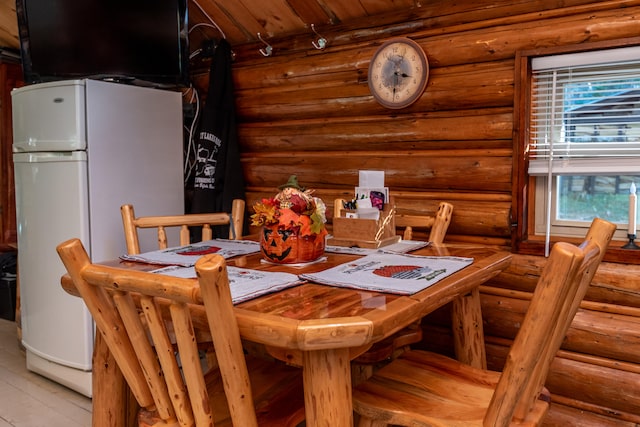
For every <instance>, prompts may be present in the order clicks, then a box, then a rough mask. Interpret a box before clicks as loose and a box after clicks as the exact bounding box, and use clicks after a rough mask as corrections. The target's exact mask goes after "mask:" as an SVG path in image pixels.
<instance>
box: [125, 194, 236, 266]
mask: <svg viewBox="0 0 640 427" xmlns="http://www.w3.org/2000/svg"><path fill="white" fill-rule="evenodd" d="M244 210H245V201H244V200H242V199H235V200H234V201H233V204H232V209H231V214H229V213H226V212H217V213H203V214H185V215H168V216H142V217H136V216H135V212H134V209H133V206H132V205H129V204H127V205H122V206H121V207H120V213H121V214H122V225H123V227H124V237H125V241H126V244H127V253H128V254H130V255H134V254H139V253H140V241H139V237H138V229H140V228H156V229H157V231H158V249H166V248H167V247H168V241H167V233H166V229H167V228H170V227H180V242H179V245H180V246H184V245H188V244H189V243H192V242H190V241H189V240H190V237H191V236H190V235H191V232H190V227H202V240H203V241H204V240H211V238H212V236H213V232H212V228H211V227H212V226H216V225H229V239H231V240H236V239H239V238H241V237H242V231H243V225H244ZM176 243H177V242H176ZM175 246H178V245H177V244H176V245H175Z"/></svg>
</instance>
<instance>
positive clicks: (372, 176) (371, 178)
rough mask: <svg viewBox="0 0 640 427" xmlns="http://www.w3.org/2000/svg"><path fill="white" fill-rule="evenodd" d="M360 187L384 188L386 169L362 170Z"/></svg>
mask: <svg viewBox="0 0 640 427" xmlns="http://www.w3.org/2000/svg"><path fill="white" fill-rule="evenodd" d="M358 177H359V184H358V186H359V187H365V188H383V187H384V171H360V172H359V175H358Z"/></svg>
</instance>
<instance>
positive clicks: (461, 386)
mask: <svg viewBox="0 0 640 427" xmlns="http://www.w3.org/2000/svg"><path fill="white" fill-rule="evenodd" d="M452 377H455V381H456V382H455V388H451V387H452V386H454V385H453V384H452V382H453V381H452ZM398 378H401V380H398ZM408 378H411V379H412V381H406V379H408ZM499 380H500V373H499V372H494V371H487V370H483V369H478V368H474V367H472V366H469V365H466V364H463V363H462V362H459V361H457V360H455V359H451V358H449V357H446V356H443V355H440V354H437V353H432V352H428V351H408V352H405V353H403V354H402V355H400V356H399V357H398V358H397V359H396V360H395V361H394V362H393V363H391V364H390V365H388V366H386V367H384V368H382V369H380V370H379V371H377V372H376V374H375V375H374V376H373V377H372V378H371V379H370V380H368V381H366V382H365V383H363V384H362V385H361V386H359V388H358V395H357V396H358V398H357V400H356V401H355V402H354V407H355V410H356V411H357V412H358V413H359V414H360V415H361V416H362V415H364V416H366V417H371V418H372V419H379V418H381V416H380V414H381V413H385V414H387V413H389V414H393V415H392V416H391V418H390V419H384V421H382V422H380V423H379V424H376V423H373V424H371V425H372V426H377V425H380V426H386V425H387V422H388V423H390V424H398V425H403V426H433V425H437V426H454V425H460V426H482V425H483V420H484V416H485V413H486V408H487V407H488V406H489V403H490V402H491V397H492V395H493V390H495V388H496V386H497V384H498V381H499ZM389 396H392V397H391V398H389ZM427 396H428V397H427ZM548 400H549V396H548V393H545V394H544V395H543V396H542V397H541V398H540V399H538V400H536V401H535V403H534V408H532V410H531V412H530V416H529V419H527V420H523V421H517V422H514V423H512V424H511V425H513V426H518V425H523V426H524V425H535V423H532V424H529V423H530V422H532V420H533V419H538V418H542V417H543V416H544V415H545V414H546V412H547V409H548ZM360 426H367V424H366V422H364V423H361V424H360Z"/></svg>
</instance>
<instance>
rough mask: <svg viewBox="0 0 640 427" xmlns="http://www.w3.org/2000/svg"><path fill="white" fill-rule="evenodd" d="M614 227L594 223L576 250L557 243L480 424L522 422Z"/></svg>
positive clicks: (597, 220) (608, 223)
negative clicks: (513, 420)
mask: <svg viewBox="0 0 640 427" xmlns="http://www.w3.org/2000/svg"><path fill="white" fill-rule="evenodd" d="M614 231H615V225H614V224H612V223H610V222H608V221H604V220H601V219H595V220H594V221H593V223H592V225H591V228H590V230H589V232H588V234H587V237H586V239H585V241H584V242H583V243H582V244H581V245H580V246H575V245H572V244H570V243H566V242H559V243H556V244H555V245H554V246H553V248H552V250H551V254H550V255H549V258H548V260H547V262H546V264H545V266H544V269H543V271H542V273H541V275H540V278H539V280H538V283H537V285H536V289H535V291H534V293H533V297H532V299H531V303H530V305H529V308H528V310H527V313H526V315H525V318H524V320H523V322H522V325H521V327H520V330H519V331H518V334H517V336H516V338H515V340H514V342H513V344H512V346H511V349H510V351H509V356H508V357H507V360H506V363H505V366H504V369H503V372H502V375H501V377H500V381H499V383H498V385H497V387H496V390H495V393H494V395H493V398H492V400H491V403H490V405H489V408H488V410H487V414H486V416H485V419H484V425H485V426H507V425H509V424H510V422H511V420H512V418H513V417H515V418H516V419H519V420H523V419H525V418H526V415H527V413H528V412H529V410H530V409H531V408H532V407H533V402H534V401H535V399H537V398H538V396H539V394H540V391H541V389H542V386H543V384H544V382H545V380H546V377H547V374H548V372H549V366H550V365H551V362H552V360H553V358H554V357H555V355H556V353H557V352H558V350H559V349H560V345H561V344H562V340H563V339H564V337H565V335H566V333H567V330H568V329H569V326H570V325H571V322H572V320H573V318H574V316H575V314H576V312H577V310H578V307H579V305H580V302H581V301H582V299H583V298H584V295H585V293H586V292H587V288H588V287H589V285H590V283H591V280H592V279H593V276H594V274H595V271H596V270H597V268H598V265H599V264H600V262H601V261H602V258H603V256H604V252H605V250H606V247H607V245H608V244H609V241H610V240H611V238H612V237H613V232H614Z"/></svg>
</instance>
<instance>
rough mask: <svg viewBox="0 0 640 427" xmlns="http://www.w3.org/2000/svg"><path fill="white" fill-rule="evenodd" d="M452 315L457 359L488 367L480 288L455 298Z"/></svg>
mask: <svg viewBox="0 0 640 427" xmlns="http://www.w3.org/2000/svg"><path fill="white" fill-rule="evenodd" d="M451 317H452V322H451V323H452V325H453V341H454V347H455V352H456V357H457V359H458V360H459V361H461V362H464V363H466V364H468V365H471V366H474V367H476V368H482V369H487V355H486V350H485V346H484V328H483V326H482V307H481V305H480V291H479V289H478V288H476V289H474V290H473V291H471V293H469V294H467V295H463V296H461V297H459V298H456V299H455V300H453V306H452V310H451Z"/></svg>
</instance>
